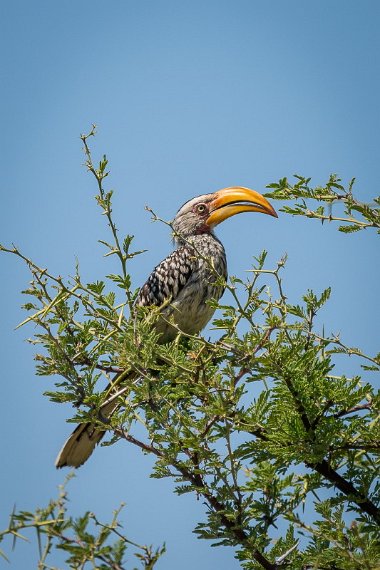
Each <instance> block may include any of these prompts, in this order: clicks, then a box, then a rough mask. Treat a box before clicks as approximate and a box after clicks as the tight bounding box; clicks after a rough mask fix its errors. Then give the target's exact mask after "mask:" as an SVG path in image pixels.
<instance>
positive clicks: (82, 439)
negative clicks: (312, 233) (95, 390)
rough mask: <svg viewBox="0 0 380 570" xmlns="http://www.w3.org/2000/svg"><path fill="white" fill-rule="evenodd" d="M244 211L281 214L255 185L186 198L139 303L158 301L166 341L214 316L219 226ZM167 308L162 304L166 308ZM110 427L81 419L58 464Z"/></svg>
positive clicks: (115, 401) (109, 406) (103, 412)
mask: <svg viewBox="0 0 380 570" xmlns="http://www.w3.org/2000/svg"><path fill="white" fill-rule="evenodd" d="M242 212H262V213H263V214H269V215H270V216H274V217H277V214H276V212H275V210H274V208H273V207H272V206H271V204H269V202H268V201H267V200H266V199H265V198H264V196H262V195H261V194H259V193H258V192H255V191H254V190H250V189H249V188H243V187H241V186H235V187H232V188H224V189H223V190H219V191H217V192H214V193H212V194H203V195H202V196H198V197H197V198H193V199H192V200H189V201H188V202H186V203H185V204H184V205H183V206H182V207H181V208H180V209H179V210H178V212H177V215H176V217H175V218H174V221H173V222H172V229H173V236H174V242H175V245H176V247H177V248H176V249H175V250H174V251H173V252H172V253H171V254H170V255H169V256H168V257H167V258H166V259H164V260H163V261H161V263H160V264H159V265H157V266H156V267H155V268H154V270H153V271H152V273H151V275H150V276H149V277H148V280H147V281H146V283H145V284H144V285H143V286H142V287H141V289H140V291H139V293H138V296H137V299H136V305H137V306H145V307H149V306H155V307H158V308H159V311H160V316H159V318H158V319H157V321H156V322H155V324H154V327H155V329H156V331H157V333H158V334H159V335H160V336H159V341H158V342H160V343H167V342H170V341H172V340H174V338H175V337H176V336H177V335H178V332H179V331H182V332H184V333H185V334H190V335H193V334H197V333H199V332H200V331H201V330H202V329H203V328H204V327H205V326H206V324H207V323H208V322H209V320H210V319H211V317H212V315H213V313H214V308H213V307H212V306H211V305H210V304H209V303H208V302H207V301H209V300H210V299H215V300H219V299H220V297H221V296H222V294H223V291H224V286H223V285H221V281H220V279H219V280H218V279H217V276H221V277H222V278H223V279H224V280H226V279H227V260H226V254H225V251H224V247H223V245H222V243H221V242H220V241H219V239H218V238H217V237H216V236H215V234H214V232H213V229H214V227H215V226H216V225H217V224H220V223H221V222H223V221H224V220H226V219H227V218H230V217H231V216H234V215H235V214H240V213H242ZM160 307H161V309H160ZM135 379H136V372H133V373H132V372H131V373H129V374H128V373H127V374H125V376H124V378H123V382H124V383H126V382H128V381H131V380H135ZM108 391H109V392H110V391H111V395H110V397H109V398H108V399H107V400H106V402H105V403H104V404H103V405H102V407H101V409H100V412H99V416H100V417H101V418H102V419H103V421H104V422H105V423H106V421H107V419H108V418H110V416H111V415H112V414H113V413H114V412H115V410H116V409H117V408H118V407H119V405H120V404H119V402H120V399H119V398H120V396H121V395H122V394H123V393H124V392H125V391H126V389H125V388H124V389H123V388H121V389H119V390H116V389H115V390H114V392H113V393H112V386H111V390H110V387H109V388H108ZM105 433H106V428H105V429H103V428H102V427H99V426H98V425H97V426H95V425H94V424H93V423H91V422H88V423H81V424H79V425H78V426H77V427H76V428H75V430H74V431H73V433H72V434H71V435H70V437H69V438H68V439H67V440H66V442H65V443H64V445H63V447H62V449H61V451H60V452H59V454H58V457H57V459H56V463H55V465H56V467H57V468H59V467H65V466H71V467H80V465H82V464H83V463H84V462H85V461H87V459H88V458H89V457H90V455H91V453H92V452H93V450H94V448H95V446H96V445H97V444H98V443H99V442H100V440H101V439H102V437H103V435H104V434H105Z"/></svg>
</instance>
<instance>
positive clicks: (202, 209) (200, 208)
mask: <svg viewBox="0 0 380 570" xmlns="http://www.w3.org/2000/svg"><path fill="white" fill-rule="evenodd" d="M196 210H197V213H198V214H204V213H205V211H206V210H207V206H206V204H198V205H197V207H196Z"/></svg>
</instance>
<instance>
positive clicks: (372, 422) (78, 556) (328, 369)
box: [0, 128, 380, 570]
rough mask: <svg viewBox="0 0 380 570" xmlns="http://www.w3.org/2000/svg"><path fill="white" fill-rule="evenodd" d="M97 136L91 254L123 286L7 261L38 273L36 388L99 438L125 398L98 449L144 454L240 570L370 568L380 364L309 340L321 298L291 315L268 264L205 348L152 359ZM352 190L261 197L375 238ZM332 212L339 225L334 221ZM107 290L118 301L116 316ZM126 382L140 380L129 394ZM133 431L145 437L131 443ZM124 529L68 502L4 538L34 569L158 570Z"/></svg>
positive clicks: (378, 214) (174, 349)
mask: <svg viewBox="0 0 380 570" xmlns="http://www.w3.org/2000/svg"><path fill="white" fill-rule="evenodd" d="M94 134H95V128H93V129H92V130H91V132H90V133H89V134H88V135H82V137H81V138H82V141H83V144H84V150H85V154H86V165H87V168H88V170H89V171H90V172H91V173H92V174H93V175H94V177H95V180H96V182H97V189H98V190H97V195H96V200H97V202H98V204H99V207H100V209H101V212H102V213H103V214H104V215H105V217H106V218H107V220H108V226H109V229H110V233H111V236H112V237H111V240H110V241H104V240H100V241H101V243H102V244H103V245H104V246H105V247H106V249H107V255H114V256H116V257H117V258H118V259H119V262H120V272H119V274H111V275H106V276H102V277H100V278H99V280H97V281H96V282H93V283H84V282H83V280H82V278H81V276H80V273H79V269H78V268H77V269H76V273H75V276H74V277H73V278H68V279H64V278H63V277H60V276H55V275H53V274H51V273H50V272H49V271H48V270H46V269H43V268H41V267H39V266H38V265H37V264H36V263H35V262H34V261H32V260H30V259H28V258H27V257H26V256H25V255H24V254H23V253H22V252H21V251H20V249H18V248H17V247H5V246H1V250H2V251H3V252H8V253H11V254H12V255H15V256H17V257H18V258H20V259H21V260H23V261H24V262H25V263H26V264H27V266H28V267H29V269H30V272H31V274H32V281H31V284H30V286H29V288H28V289H27V290H26V291H24V293H25V294H26V295H27V296H28V297H29V300H28V302H27V303H26V304H25V305H24V308H25V310H26V311H28V316H27V318H26V319H25V320H24V322H23V323H22V324H23V325H26V324H27V323H33V324H34V325H35V326H36V327H37V332H36V333H35V334H34V338H33V339H32V342H33V343H35V344H36V345H37V346H40V350H39V352H38V353H37V354H36V362H37V374H40V375H46V376H53V375H54V377H55V376H56V375H58V376H59V378H60V380H59V381H58V382H56V384H55V388H54V389H50V390H49V391H48V392H46V394H45V395H46V396H47V397H48V398H50V399H51V400H52V401H53V402H58V403H67V402H71V403H72V404H73V405H74V417H73V421H75V422H83V421H90V420H91V422H93V423H94V424H98V425H99V426H103V427H104V423H102V422H104V421H105V420H104V418H101V417H100V415H99V413H98V412H99V409H100V407H101V406H102V404H103V403H104V401H105V400H106V399H107V398H108V397H109V392H108V393H107V391H105V392H104V391H101V389H100V388H99V385H100V382H101V379H102V377H106V378H107V380H108V381H110V382H113V384H112V389H115V387H120V388H122V390H121V391H120V393H121V395H120V404H121V406H120V409H119V410H118V411H117V413H115V414H114V415H113V416H112V418H111V419H110V420H108V421H107V424H106V427H107V429H108V430H109V432H108V433H109V439H108V441H107V442H106V445H112V444H113V443H114V442H115V441H117V440H120V439H122V440H124V441H125V443H126V444H132V445H135V446H138V447H139V448H141V449H142V450H143V451H144V452H146V453H148V454H151V455H153V456H154V457H155V460H156V462H155V466H154V468H153V473H152V476H153V477H157V478H162V477H171V478H172V479H173V480H174V481H175V483H176V487H175V491H176V493H178V494H182V493H192V494H194V495H195V496H198V497H202V498H203V500H204V502H205V503H206V504H207V509H206V521H205V522H200V523H199V524H198V525H197V527H196V529H195V531H194V532H196V533H197V535H198V536H199V537H200V538H204V539H209V540H212V541H213V543H214V544H217V545H229V546H231V547H233V548H234V549H235V551H236V557H237V558H238V559H239V560H240V562H241V566H242V567H243V568H246V569H249V570H251V569H252V570H259V569H262V568H265V569H267V570H275V569H280V568H284V567H288V568H292V569H300V570H301V569H303V570H306V569H309V568H310V569H312V568H314V569H331V570H349V569H358V568H367V569H375V568H379V567H380V547H379V526H380V508H379V501H380V486H379V482H378V479H377V478H378V473H379V461H378V454H379V450H380V437H379V436H380V431H379V421H378V420H379V395H378V393H377V392H376V391H375V389H374V387H373V385H371V382H370V381H369V380H368V379H367V376H368V378H371V376H370V374H373V373H376V372H379V370H380V354H378V355H377V356H371V355H367V354H364V353H363V352H362V351H361V350H360V349H358V348H352V347H349V346H347V345H346V344H345V343H344V341H343V340H342V339H341V338H339V337H338V336H335V335H326V334H324V333H322V332H321V331H319V330H318V329H316V327H315V317H316V315H317V314H318V312H319V311H320V310H321V309H322V307H323V306H324V305H325V303H326V302H327V301H328V298H329V295H330V289H326V290H325V291H323V292H322V294H320V295H316V294H315V293H314V292H313V291H310V290H309V291H307V292H306V294H305V295H304V296H303V298H302V300H301V301H300V302H299V304H297V305H293V304H290V303H289V302H288V300H287V297H286V292H285V285H284V283H283V279H282V270H283V267H284V264H285V263H286V260H285V259H282V260H280V261H279V262H278V264H277V265H276V266H275V267H274V268H267V267H266V265H265V261H266V252H263V253H262V254H261V255H260V256H259V257H258V258H257V259H256V264H255V266H254V267H253V268H252V270H251V271H250V277H249V278H248V279H247V280H245V281H243V280H241V279H239V278H237V277H232V278H230V280H229V282H228V283H227V284H226V287H227V289H228V290H229V291H230V293H231V295H232V299H233V304H232V305H225V304H220V303H215V307H216V308H218V309H219V312H218V315H219V316H218V318H217V319H215V320H214V322H213V327H214V328H216V329H217V330H218V331H219V335H218V338H217V339H216V340H215V341H214V342H210V341H208V340H206V339H205V338H204V337H202V336H201V335H199V336H198V335H197V336H191V335H183V334H182V335H179V337H178V340H177V341H176V342H172V343H170V344H167V345H162V344H158V343H157V334H156V333H155V331H154V327H152V322H154V320H155V319H156V318H157V313H156V312H154V311H149V312H148V311H147V310H146V309H141V310H140V309H138V308H136V307H134V299H135V296H136V290H135V289H134V287H133V286H132V284H131V279H130V276H129V274H128V264H129V263H130V262H132V260H133V258H134V257H136V256H137V255H138V254H139V253H141V252H135V251H132V250H131V244H132V237H131V236H126V237H125V238H121V237H120V235H119V232H118V230H117V228H116V225H115V221H114V216H113V211H112V191H107V190H106V189H105V179H106V177H107V175H108V171H107V159H106V157H105V156H104V157H103V158H102V160H100V162H99V164H98V165H97V166H95V164H94V162H93V159H92V156H91V151H90V147H89V139H90V138H91V137H92V136H94ZM353 183H354V181H351V183H350V184H349V186H348V188H347V189H346V188H345V187H344V186H343V185H342V184H341V181H340V180H339V179H338V178H337V177H335V176H331V177H330V179H329V181H328V182H327V183H326V185H325V186H323V187H314V188H313V187H312V186H311V185H310V179H305V178H303V177H300V176H296V178H295V183H294V184H291V183H290V182H289V181H288V180H287V179H286V178H284V179H282V180H280V181H279V182H278V183H273V184H270V185H269V186H268V188H269V189H270V193H269V194H267V197H270V198H271V199H274V200H277V199H279V200H291V201H292V206H290V207H289V206H285V207H283V208H282V211H283V212H286V213H288V214H291V215H298V216H299V215H301V216H306V217H309V218H316V219H320V220H322V221H323V220H329V221H338V222H339V223H340V226H339V230H340V231H343V232H353V231H360V230H363V229H368V230H369V231H370V228H375V229H376V228H377V229H378V232H380V229H379V228H380V209H379V207H378V206H379V205H380V199H379V198H377V199H375V204H374V205H373V206H370V205H367V204H363V203H361V202H359V201H358V200H356V199H355V197H354V195H353V191H352V190H353ZM313 203H316V207H315V208H313V206H312V204H313ZM336 203H340V204H342V206H343V207H342V210H343V212H344V213H343V215H342V216H339V217H337V216H334V215H333V213H332V208H331V206H332V204H336ZM152 215H153V217H154V219H155V220H158V219H159V218H158V217H157V216H156V215H155V214H154V213H153V212H152ZM354 216H356V217H354ZM269 283H270V285H271V289H270V290H269V288H268V287H267V285H268V284H269ZM116 287H119V288H121V289H122V291H123V292H125V298H123V300H122V302H118V301H117V297H116V295H115V288H116ZM337 353H339V354H341V355H343V356H346V357H349V356H351V355H356V356H357V357H358V358H359V359H360V361H361V363H362V369H363V376H362V377H360V376H357V375H355V376H353V377H347V376H345V375H344V374H340V373H339V367H340V364H339V362H335V360H334V358H335V355H336V354H337ZM333 367H334V371H333ZM131 370H132V371H134V372H135V373H136V375H135V377H138V380H136V381H134V382H130V383H129V384H128V383H126V382H125V381H124V380H125V378H126V377H127V375H128V373H129V372H130V371H131ZM115 378H116V380H115ZM137 422H138V423H139V424H140V425H139V430H138V433H139V434H141V424H142V425H143V427H144V430H145V436H144V437H142V436H141V435H140V436H137V435H136V433H137V432H136V430H135V426H136V424H137ZM324 490H327V491H328V492H327V493H326V492H323V493H322V492H321V491H324ZM326 497H327V498H326ZM118 515H119V511H116V512H115V513H114V518H113V520H112V521H111V523H108V524H105V523H101V522H100V521H98V520H97V518H96V516H95V515H94V514H92V513H85V514H84V515H83V516H82V517H79V518H77V519H74V518H72V517H71V516H70V515H69V514H68V512H67V504H66V493H65V490H64V488H62V489H61V490H60V495H59V497H58V499H56V500H52V501H51V502H50V503H49V505H48V507H46V508H43V509H37V510H36V512H34V513H30V512H24V511H21V512H13V513H12V515H11V517H10V522H9V526H8V528H6V529H5V530H4V531H3V532H2V533H1V534H0V539H4V538H6V537H8V536H9V535H11V536H13V537H14V539H16V538H17V537H20V536H21V532H22V531H23V529H26V528H30V527H32V528H34V529H35V530H36V531H37V536H38V544H39V548H40V563H39V568H41V569H44V568H49V567H50V566H49V565H48V564H49V563H48V560H50V558H51V557H52V556H53V553H54V549H55V548H57V549H60V550H64V551H65V552H66V556H67V558H66V562H67V564H69V565H70V567H71V568H78V569H79V568H85V567H87V564H88V565H89V567H90V566H91V567H95V568H113V569H116V570H117V569H119V570H120V569H122V568H126V566H125V564H126V550H127V548H129V550H130V548H131V547H133V548H134V553H135V555H136V556H137V557H138V558H139V560H140V562H141V565H142V567H143V568H149V569H150V568H153V567H154V565H155V563H156V561H157V560H158V559H159V557H160V556H161V555H162V554H163V552H164V548H159V549H157V550H154V549H152V548H150V547H146V546H139V545H138V544H136V543H134V542H132V541H130V540H129V539H128V538H127V537H125V536H124V535H123V534H122V530H121V527H120V524H119V522H118ZM305 515H307V516H305ZM278 527H279V528H281V529H284V530H282V531H280V530H278ZM2 554H3V556H5V554H4V553H2Z"/></svg>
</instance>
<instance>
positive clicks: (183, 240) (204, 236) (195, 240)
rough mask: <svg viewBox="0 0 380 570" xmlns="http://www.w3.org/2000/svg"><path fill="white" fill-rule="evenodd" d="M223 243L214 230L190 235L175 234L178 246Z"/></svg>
mask: <svg viewBox="0 0 380 570" xmlns="http://www.w3.org/2000/svg"><path fill="white" fill-rule="evenodd" d="M213 243H217V244H220V245H222V244H221V242H220V240H219V239H218V238H217V237H216V235H215V234H214V232H213V231H211V230H210V231H208V232H199V233H194V234H190V235H188V236H174V244H175V245H176V246H177V247H182V246H184V245H194V246H198V245H201V244H213Z"/></svg>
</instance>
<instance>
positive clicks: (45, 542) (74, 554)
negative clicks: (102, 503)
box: [0, 485, 165, 570]
mask: <svg viewBox="0 0 380 570" xmlns="http://www.w3.org/2000/svg"><path fill="white" fill-rule="evenodd" d="M68 501H69V499H68V496H67V492H66V489H65V485H62V486H60V488H59V494H58V497H57V498H56V499H52V500H50V502H49V504H48V505H47V506H46V507H43V508H37V509H36V511H34V512H29V511H16V510H14V511H13V513H12V514H11V516H10V520H9V525H8V527H7V528H6V529H5V530H3V531H1V532H0V542H2V541H4V540H5V539H7V538H10V537H12V539H13V547H15V545H16V542H17V540H24V541H28V538H27V536H28V535H29V534H30V531H31V530H34V531H35V533H36V537H37V544H38V558H39V560H38V568H39V569H40V570H45V569H46V570H48V569H49V568H51V565H50V560H51V557H52V553H54V551H55V550H57V551H61V552H62V553H63V557H64V560H65V563H66V565H67V566H66V567H70V568H73V569H75V570H82V569H83V570H84V569H86V568H97V569H99V570H108V569H109V568H112V569H114V570H123V569H124V568H126V566H125V563H126V562H127V555H129V561H128V567H129V568H131V570H132V569H134V570H137V567H136V566H135V564H134V563H133V559H132V561H131V558H130V556H131V555H133V557H134V558H137V559H138V560H139V561H140V564H139V568H141V569H144V570H152V569H153V568H154V566H155V564H156V562H157V561H158V559H159V558H160V557H161V556H162V554H164V552H165V546H163V547H161V548H157V549H154V548H153V547H151V546H145V545H140V544H137V543H136V542H133V541H131V540H129V539H128V538H127V537H126V536H124V535H123V534H122V527H121V524H120V523H119V520H118V519H119V515H120V511H121V509H122V508H123V505H122V506H121V507H120V508H119V509H117V510H116V511H114V513H113V517H112V520H111V522H109V523H102V522H100V521H99V520H98V518H97V517H96V515H95V514H94V513H92V512H89V511H88V512H86V513H85V514H84V515H82V516H80V517H76V518H74V517H71V516H69V515H68V513H67V504H68ZM0 556H2V557H3V558H4V559H5V560H7V561H8V562H9V560H8V558H7V556H6V555H5V553H4V552H3V551H2V550H0ZM54 568H56V569H58V567H57V566H56V564H54Z"/></svg>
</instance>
